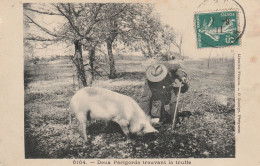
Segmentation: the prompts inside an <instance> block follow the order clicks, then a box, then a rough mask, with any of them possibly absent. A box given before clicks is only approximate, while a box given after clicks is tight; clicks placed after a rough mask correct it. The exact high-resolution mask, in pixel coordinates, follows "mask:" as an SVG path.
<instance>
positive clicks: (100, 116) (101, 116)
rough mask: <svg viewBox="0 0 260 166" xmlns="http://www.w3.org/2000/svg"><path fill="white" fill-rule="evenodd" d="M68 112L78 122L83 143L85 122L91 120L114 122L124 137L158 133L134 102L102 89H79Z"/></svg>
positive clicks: (85, 136)
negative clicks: (132, 134)
mask: <svg viewBox="0 0 260 166" xmlns="http://www.w3.org/2000/svg"><path fill="white" fill-rule="evenodd" d="M70 110H71V111H72V112H73V113H74V114H75V115H76V117H77V119H78V120H79V122H80V127H81V130H82V131H81V132H82V135H83V137H84V140H85V141H87V133H86V124H87V120H91V119H94V120H105V121H110V120H111V121H114V122H116V123H118V124H119V125H120V127H121V128H122V130H123V132H124V133H125V135H128V134H129V133H137V134H140V133H142V132H143V133H144V134H146V133H151V132H158V131H157V130H156V129H154V128H153V126H152V125H151V123H150V119H149V117H148V116H147V115H146V114H145V113H144V111H143V110H142V109H141V108H140V106H139V105H138V104H137V103H136V101H135V100H133V99H132V98H131V97H129V96H126V95H123V94H120V93H117V92H113V91H111V90H107V89H104V88H97V87H86V88H82V89H80V90H79V91H78V92H77V93H76V94H75V95H74V96H73V97H72V99H71V101H70Z"/></svg>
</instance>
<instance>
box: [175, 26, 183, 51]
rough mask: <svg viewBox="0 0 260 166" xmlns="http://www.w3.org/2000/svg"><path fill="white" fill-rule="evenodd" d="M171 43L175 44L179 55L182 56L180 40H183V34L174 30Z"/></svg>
mask: <svg viewBox="0 0 260 166" xmlns="http://www.w3.org/2000/svg"><path fill="white" fill-rule="evenodd" d="M173 38H174V40H173V45H175V46H176V47H177V48H178V50H179V54H180V56H182V54H183V52H182V40H183V35H182V34H181V33H180V32H177V31H174V33H173Z"/></svg>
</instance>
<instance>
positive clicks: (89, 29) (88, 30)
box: [85, 4, 104, 36]
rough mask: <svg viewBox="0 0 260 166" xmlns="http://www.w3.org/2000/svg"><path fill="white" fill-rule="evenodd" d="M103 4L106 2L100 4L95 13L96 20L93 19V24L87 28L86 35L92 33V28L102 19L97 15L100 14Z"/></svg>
mask: <svg viewBox="0 0 260 166" xmlns="http://www.w3.org/2000/svg"><path fill="white" fill-rule="evenodd" d="M103 5H104V4H99V6H98V9H97V10H96V12H95V14H94V21H93V22H92V24H91V25H90V26H89V28H88V29H87V30H86V33H85V36H87V35H88V34H89V33H90V31H91V30H92V28H93V27H94V25H95V24H96V23H98V22H99V21H100V19H97V15H98V14H99V12H100V10H101V7H102V6H103Z"/></svg>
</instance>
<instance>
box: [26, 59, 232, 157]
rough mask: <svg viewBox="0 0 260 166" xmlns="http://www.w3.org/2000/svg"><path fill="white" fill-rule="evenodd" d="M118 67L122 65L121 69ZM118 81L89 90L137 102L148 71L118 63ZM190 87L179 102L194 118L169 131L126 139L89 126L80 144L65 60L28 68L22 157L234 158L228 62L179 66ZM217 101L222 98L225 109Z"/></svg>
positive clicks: (112, 129)
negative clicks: (71, 116)
mask: <svg viewBox="0 0 260 166" xmlns="http://www.w3.org/2000/svg"><path fill="white" fill-rule="evenodd" d="M120 62H121V64H120ZM117 64H119V65H118V68H117V69H118V78H116V79H115V80H108V79H107V78H106V77H103V76H102V77H98V78H96V80H95V81H94V85H93V86H100V87H105V88H108V89H111V90H114V91H117V92H119V93H122V94H125V95H129V96H131V97H132V98H134V99H135V100H136V101H139V99H140V95H141V91H142V86H143V80H144V79H145V75H144V72H143V71H145V68H146V66H145V65H142V64H143V63H136V61H135V62H133V63H131V60H129V59H127V60H125V61H124V60H120V61H118V62H117ZM181 65H182V67H183V68H184V69H185V70H186V71H187V73H188V74H189V75H190V82H191V87H190V89H189V91H188V92H187V93H185V94H183V95H181V98H180V109H181V110H182V111H191V112H192V116H191V117H190V118H189V119H185V120H184V121H182V123H181V124H180V125H178V126H177V128H176V129H175V130H174V131H172V130H170V128H171V126H170V125H164V126H163V127H161V128H159V129H158V130H159V134H158V135H156V136H154V135H147V136H144V137H139V136H132V137H131V138H126V137H125V136H124V135H123V133H122V131H121V129H120V127H119V126H118V125H117V124H114V123H109V124H108V125H105V123H104V122H96V123H92V124H90V125H89V127H88V129H87V130H88V132H89V134H90V135H91V139H90V140H89V142H87V143H84V142H83V139H82V138H81V137H80V135H79V132H78V128H77V126H78V122H77V121H76V120H74V121H73V123H72V124H69V119H68V105H69V100H70V98H71V97H72V96H73V94H74V93H75V89H74V87H73V79H72V75H73V68H72V65H71V64H70V61H69V59H63V60H57V59H55V60H53V61H48V62H39V63H38V64H37V65H34V66H33V65H31V66H27V67H26V68H25V71H26V72H27V75H28V76H30V77H29V79H26V80H29V81H28V82H27V84H26V86H27V87H26V89H25V110H24V111H25V116H24V118H25V119H24V120H25V129H24V132H25V157H26V158H190V157H194V158H234V157H235V119H234V116H235V112H234V67H233V61H232V60H225V61H212V63H211V64H210V68H209V69H208V64H207V61H203V60H202V61H183V62H181ZM216 96H225V97H226V98H227V99H228V101H229V102H228V106H226V105H223V104H221V103H219V102H218V101H217V100H216Z"/></svg>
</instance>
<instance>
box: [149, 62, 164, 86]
mask: <svg viewBox="0 0 260 166" xmlns="http://www.w3.org/2000/svg"><path fill="white" fill-rule="evenodd" d="M145 73H146V78H147V79H148V80H149V81H151V82H160V81H162V80H163V79H164V78H165V77H166V75H167V73H168V70H167V68H166V67H165V66H164V65H163V64H156V65H151V66H149V67H148V68H147V70H146V72H145Z"/></svg>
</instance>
